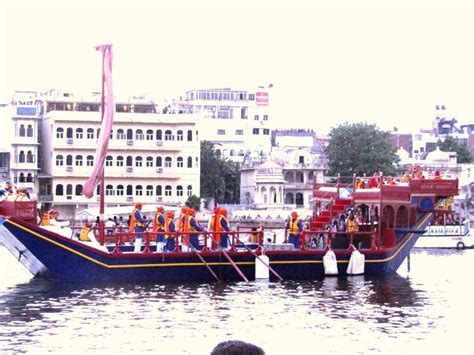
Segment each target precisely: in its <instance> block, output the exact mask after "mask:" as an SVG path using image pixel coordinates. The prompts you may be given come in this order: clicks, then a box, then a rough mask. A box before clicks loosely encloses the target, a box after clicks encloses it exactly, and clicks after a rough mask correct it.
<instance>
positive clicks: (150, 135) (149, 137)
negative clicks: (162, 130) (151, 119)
mask: <svg viewBox="0 0 474 355" xmlns="http://www.w3.org/2000/svg"><path fill="white" fill-rule="evenodd" d="M146 140H147V141H151V140H153V130H151V129H148V130H147V131H146Z"/></svg>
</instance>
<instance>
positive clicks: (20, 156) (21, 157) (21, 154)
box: [18, 151, 25, 163]
mask: <svg viewBox="0 0 474 355" xmlns="http://www.w3.org/2000/svg"><path fill="white" fill-rule="evenodd" d="M18 161H19V162H20V163H24V162H25V152H24V151H20V154H19V156H18Z"/></svg>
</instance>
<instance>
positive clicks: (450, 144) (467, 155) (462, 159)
mask: <svg viewBox="0 0 474 355" xmlns="http://www.w3.org/2000/svg"><path fill="white" fill-rule="evenodd" d="M438 147H439V149H440V150H442V151H443V152H456V153H457V158H458V163H471V162H472V154H471V152H470V151H469V148H468V146H467V144H466V143H459V142H458V141H457V140H456V139H454V138H453V137H451V136H446V138H445V139H444V141H441V140H440V139H438Z"/></svg>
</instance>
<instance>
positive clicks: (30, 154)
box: [26, 150, 35, 163]
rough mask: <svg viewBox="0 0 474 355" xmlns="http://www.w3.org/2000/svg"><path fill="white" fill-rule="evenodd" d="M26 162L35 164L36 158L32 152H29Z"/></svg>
mask: <svg viewBox="0 0 474 355" xmlns="http://www.w3.org/2000/svg"><path fill="white" fill-rule="evenodd" d="M26 162H27V163H34V162H35V158H34V156H33V153H32V152H31V150H29V151H28V153H26Z"/></svg>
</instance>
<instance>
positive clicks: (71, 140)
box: [66, 138, 74, 144]
mask: <svg viewBox="0 0 474 355" xmlns="http://www.w3.org/2000/svg"><path fill="white" fill-rule="evenodd" d="M66 143H67V144H73V143H74V139H72V138H68V139H66Z"/></svg>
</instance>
